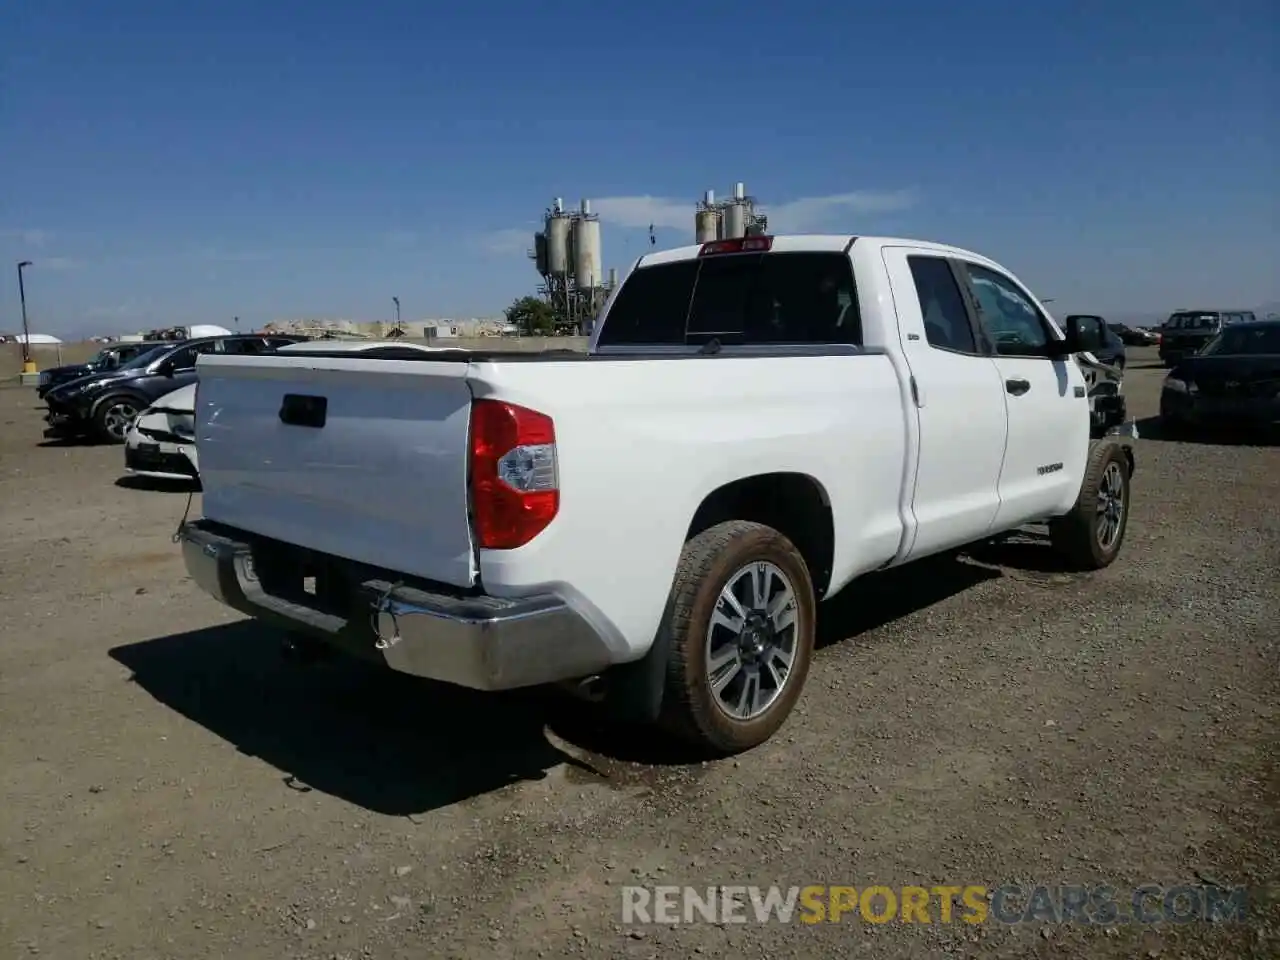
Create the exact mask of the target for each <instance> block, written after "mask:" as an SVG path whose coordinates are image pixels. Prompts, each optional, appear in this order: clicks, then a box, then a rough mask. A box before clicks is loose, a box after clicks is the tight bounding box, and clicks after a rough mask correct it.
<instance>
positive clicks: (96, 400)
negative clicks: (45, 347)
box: [44, 334, 306, 443]
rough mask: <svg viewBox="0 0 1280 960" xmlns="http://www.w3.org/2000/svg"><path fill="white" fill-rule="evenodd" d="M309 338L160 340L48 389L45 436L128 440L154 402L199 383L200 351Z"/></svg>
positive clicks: (245, 349) (242, 350) (254, 349)
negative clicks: (108, 366)
mask: <svg viewBox="0 0 1280 960" xmlns="http://www.w3.org/2000/svg"><path fill="white" fill-rule="evenodd" d="M304 339H306V338H305V337H292V336H263V335H259V334H244V335H232V336H227V337H200V338H199V339H195V340H182V341H178V342H176V343H165V344H159V345H156V346H154V347H152V349H151V350H148V351H146V352H145V353H141V354H139V355H138V356H136V357H134V358H133V359H132V360H130V361H129V362H127V363H124V364H121V365H120V366H119V367H117V368H116V369H115V370H110V371H105V372H102V373H95V374H90V375H89V376H87V377H80V378H79V379H76V380H71V381H69V382H67V383H63V384H60V385H58V386H56V387H54V388H52V389H51V390H49V392H48V393H46V394H45V397H44V400H45V403H46V404H48V407H49V412H48V414H46V416H45V421H46V422H47V423H48V425H49V426H48V428H47V429H46V430H45V432H44V435H45V436H46V437H77V436H90V437H93V438H95V439H97V440H101V441H104V442H106V443H124V440H125V437H126V436H127V435H128V433H129V429H130V427H132V426H133V421H134V420H135V419H136V418H137V416H138V414H140V413H141V412H142V411H143V410H145V409H146V408H147V407H149V406H150V405H151V404H152V402H153V401H155V400H158V399H159V398H160V397H162V396H164V395H165V394H167V393H172V392H173V391H174V390H177V389H178V388H179V387H185V386H186V385H187V384H189V383H195V382H196V358H197V357H199V356H200V355H201V354H207V353H222V354H228V353H230V354H259V353H270V352H271V351H273V350H275V349H276V348H277V347H281V346H284V345H285V344H286V343H297V342H298V341H299V340H304Z"/></svg>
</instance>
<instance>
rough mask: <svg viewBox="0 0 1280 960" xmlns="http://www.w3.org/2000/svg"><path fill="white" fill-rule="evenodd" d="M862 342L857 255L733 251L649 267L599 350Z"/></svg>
mask: <svg viewBox="0 0 1280 960" xmlns="http://www.w3.org/2000/svg"><path fill="white" fill-rule="evenodd" d="M713 340H718V341H719V342H720V343H721V344H722V345H724V346H735V345H756V344H778V345H784V344H848V345H852V346H861V345H862V321H861V315H860V314H859V312H858V297H857V290H856V288H855V285H854V279H853V268H852V265H851V264H850V262H849V258H848V257H847V256H846V255H845V254H843V253H835V252H816V251H815V252H800V251H797V252H768V253H759V252H751V253H732V254H721V255H716V256H709V257H700V258H697V259H693V260H680V261H676V262H674V263H663V264H656V265H654V266H650V267H641V268H640V269H638V270H636V271H635V272H633V273H632V275H631V276H630V277H628V278H627V281H626V282H625V283H624V284H623V286H622V289H621V290H620V291H619V292H618V298H617V300H615V301H614V303H613V306H612V307H611V308H610V310H609V312H608V313H607V314H606V315H605V317H604V324H603V326H602V327H601V328H600V336H599V338H598V340H597V344H596V345H597V347H612V346H694V347H699V346H703V345H706V344H708V343H710V342H711V341H713Z"/></svg>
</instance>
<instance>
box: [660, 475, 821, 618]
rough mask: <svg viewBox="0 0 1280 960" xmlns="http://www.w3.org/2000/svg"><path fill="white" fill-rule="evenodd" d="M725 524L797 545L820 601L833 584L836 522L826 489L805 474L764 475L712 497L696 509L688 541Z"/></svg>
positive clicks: (719, 490) (721, 489) (722, 489)
mask: <svg viewBox="0 0 1280 960" xmlns="http://www.w3.org/2000/svg"><path fill="white" fill-rule="evenodd" d="M726 520H752V521H755V522H756V523H762V524H764V525H765V526H769V527H773V528H774V529H775V530H777V531H778V532H779V533H781V534H783V535H784V536H785V537H786V538H787V539H788V540H790V541H791V542H792V543H793V544H795V546H796V549H797V550H799V551H800V555H801V556H802V557H803V558H804V561H805V564H806V565H807V566H808V568H809V577H810V579H811V580H812V581H813V590H814V594H815V596H816V598H817V599H822V597H824V596H825V595H826V592H827V588H828V587H829V586H830V583H831V568H832V563H833V559H834V554H835V522H834V518H833V517H832V513H831V498H830V497H829V496H828V494H827V490H826V488H825V487H824V486H823V485H822V483H821V482H819V481H818V480H817V479H815V478H814V477H812V476H810V475H809V474H806V473H784V472H775V473H760V474H754V475H752V476H748V477H741V478H739V479H737V480H734V481H732V482H730V483H726V484H724V485H723V486H720V487H717V488H716V489H715V490H712V491H711V492H710V493H708V494H707V495H706V496H705V497H704V498H703V499H702V502H701V503H700V504H699V505H698V508H697V510H695V511H694V514H693V519H692V520H690V522H689V528H688V530H687V531H685V541H686V542H687V541H689V540H691V539H692V538H693V537H696V536H697V535H698V534H699V533H701V532H702V531H703V530H706V529H708V528H710V527H713V526H715V525H716V524H718V523H723V522H724V521H726Z"/></svg>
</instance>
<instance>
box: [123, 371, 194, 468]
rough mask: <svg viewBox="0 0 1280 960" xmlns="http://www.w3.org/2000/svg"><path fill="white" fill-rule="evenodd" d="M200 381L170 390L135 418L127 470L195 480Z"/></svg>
mask: <svg viewBox="0 0 1280 960" xmlns="http://www.w3.org/2000/svg"><path fill="white" fill-rule="evenodd" d="M195 402H196V385H195V384H194V383H191V384H188V385H187V386H185V387H179V388H178V389H177V390H174V391H173V392H172V393H166V394H165V395H164V396H163V397H161V398H160V399H159V400H157V401H156V402H155V403H153V404H152V405H151V406H150V407H148V408H147V409H146V410H143V411H142V413H140V414H138V417H137V419H135V420H134V421H133V426H132V427H131V428H130V430H129V433H128V436H126V438H125V445H124V468H125V472H126V473H129V474H131V475H133V476H141V477H149V478H152V479H156V480H195V479H198V478H199V476H200V464H199V458H198V456H197V453H196V434H195V416H196V408H195Z"/></svg>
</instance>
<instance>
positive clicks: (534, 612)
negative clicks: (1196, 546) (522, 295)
mask: <svg viewBox="0 0 1280 960" xmlns="http://www.w3.org/2000/svg"><path fill="white" fill-rule="evenodd" d="M1101 338H1102V331H1101V329H1100V328H1099V327H1098V326H1097V321H1096V320H1089V319H1087V318H1086V319H1085V320H1082V321H1079V322H1076V323H1071V324H1068V325H1067V329H1066V331H1065V332H1064V331H1063V330H1060V329H1059V328H1058V326H1057V325H1056V324H1055V323H1054V321H1053V320H1052V318H1051V317H1050V316H1049V314H1048V313H1047V312H1046V311H1045V310H1044V309H1043V308H1042V307H1041V305H1040V304H1039V303H1038V301H1037V300H1036V299H1035V297H1033V296H1032V295H1031V294H1030V293H1028V292H1027V288H1026V287H1025V286H1024V285H1023V284H1022V283H1020V282H1019V281H1018V280H1017V279H1016V278H1015V277H1014V276H1013V274H1011V273H1010V272H1009V271H1007V270H1005V269H1003V268H1002V267H1001V266H1000V265H999V264H997V263H994V262H992V261H991V260H988V259H986V258H984V257H981V256H979V255H977V254H974V253H970V252H968V251H965V250H961V249H957V248H954V247H949V246H942V245H939V244H935V243H927V242H920V241H911V240H895V239H884V238H874V237H849V236H804V237H783V236H779V237H747V238H743V239H740V240H728V241H717V242H714V243H709V244H704V245H702V246H700V247H699V246H692V247H685V248H681V249H677V250H671V251H666V252H657V253H652V254H648V255H646V256H644V257H642V258H640V260H638V261H637V262H636V264H635V266H634V267H633V269H632V271H631V272H630V274H629V275H628V276H627V279H626V280H625V281H624V282H623V283H622V284H621V286H620V287H619V288H618V289H617V290H616V291H615V292H614V294H613V295H612V297H611V298H610V301H609V302H608V303H607V304H606V306H605V309H604V311H603V312H602V314H601V322H600V323H598V324H597V327H596V330H595V333H594V334H593V337H592V342H591V345H590V349H589V351H588V352H587V353H585V354H583V353H570V352H567V351H565V352H555V351H553V352H547V353H540V354H530V353H517V352H504V351H500V350H499V351H493V352H490V351H466V350H449V349H444V350H441V349H438V348H437V349H429V348H418V347H414V346H411V345H402V344H392V343H380V344H372V345H369V344H334V345H333V347H332V348H331V349H330V348H326V347H324V345H322V344H314V343H313V344H308V345H306V346H305V349H304V348H293V347H286V348H283V349H281V350H280V351H278V352H277V353H275V354H271V355H266V356H239V355H237V356H232V355H214V354H210V355H206V356H203V357H201V358H200V361H199V378H200V379H199V393H198V397H197V402H196V436H197V443H198V447H199V457H200V466H201V473H202V476H203V482H204V507H203V513H204V516H203V517H202V518H201V519H199V520H196V521H193V522H190V523H188V524H185V525H184V527H183V529H182V532H181V539H182V541H183V550H184V555H185V559H186V564H187V569H188V570H189V572H190V574H191V576H192V577H193V578H194V580H195V581H196V582H197V583H198V584H199V585H200V586H201V587H202V588H203V589H205V590H206V591H208V592H209V593H210V594H212V595H213V596H214V597H216V598H218V599H219V600H221V601H223V602H224V603H226V604H229V605H230V606H232V607H234V608H236V609H238V610H241V611H243V612H245V613H247V614H250V615H252V616H255V617H258V618H260V619H262V620H264V621H268V622H271V623H273V624H275V625H278V626H281V627H283V628H285V630H287V631H289V635H290V636H296V637H309V638H311V639H310V640H309V641H307V642H308V643H310V644H315V643H317V642H318V643H319V646H320V647H321V648H324V649H332V648H339V649H344V650H346V651H348V652H351V653H355V654H357V655H360V656H363V657H367V658H373V659H375V660H377V661H378V662H380V663H384V664H385V665H386V666H388V667H390V668H392V669H394V670H399V671H403V672H406V673H410V674H414V675H417V676H420V677H426V678H431V679H434V680H438V681H446V682H449V683H453V684H460V685H463V686H466V687H471V688H475V689H480V690H499V689H510V688H516V687H528V686H534V685H541V684H550V683H565V684H568V685H570V686H576V687H577V688H579V690H580V691H582V692H585V693H586V694H587V695H589V696H590V697H592V698H595V699H599V700H603V701H604V702H605V703H606V704H612V705H613V706H614V707H615V708H617V709H618V710H619V711H620V712H622V713H624V714H626V715H628V716H631V717H641V718H644V719H647V720H652V721H656V722H658V723H659V724H661V725H662V726H664V727H666V728H667V729H668V730H670V731H673V732H675V733H677V734H679V735H682V736H683V737H685V738H687V739H689V740H691V741H693V742H694V743H695V744H697V745H699V746H700V747H702V748H703V749H704V750H705V751H706V752H708V753H712V754H720V755H723V754H727V753H733V752H737V751H741V750H744V749H747V748H749V747H751V746H753V745H755V744H758V743H760V742H762V741H764V740H765V739H767V738H768V737H769V736H771V735H772V734H773V732H774V731H776V730H777V729H778V727H779V726H780V725H781V724H782V723H783V721H784V720H785V718H786V717H787V715H788V714H789V713H790V711H791V710H792V707H793V706H794V704H795V702H796V700H797V698H798V697H799V695H800V692H801V687H802V685H803V684H804V681H805V677H806V675H807V673H808V671H809V668H810V661H811V658H812V656H813V642H814V625H815V618H816V617H817V615H818V602H819V601H821V600H823V599H825V598H829V597H831V596H832V595H834V594H836V593H837V592H838V591H840V590H842V589H843V588H844V587H846V586H847V585H848V584H849V583H850V582H851V581H853V580H854V579H856V578H858V577H860V576H862V575H864V574H868V573H871V572H873V571H877V570H883V569H885V568H887V567H894V566H898V565H901V564H905V563H909V562H910V561H913V560H916V559H919V558H921V557H925V556H929V555H931V554H938V553H940V552H943V551H952V550H955V549H958V548H961V547H963V546H965V545H967V544H971V543H974V542H977V541H983V540H987V539H990V538H993V537H996V536H998V535H1000V534H1002V533H1004V532H1008V531H1012V530H1014V529H1015V528H1018V527H1020V526H1022V525H1024V524H1028V523H1035V522H1047V523H1048V528H1049V531H1050V534H1051V536H1050V541H1051V544H1052V546H1051V547H1046V549H1056V550H1058V551H1060V552H1061V554H1062V556H1063V558H1064V562H1066V563H1069V564H1071V565H1073V566H1075V567H1076V568H1078V569H1097V568H1101V567H1105V566H1107V565H1108V564H1110V563H1111V562H1112V560H1114V559H1115V557H1116V555H1117V553H1118V552H1119V550H1120V547H1121V543H1122V541H1123V539H1124V535H1125V527H1126V522H1127V520H1128V515H1129V490H1130V476H1131V474H1132V472H1133V468H1134V460H1133V444H1132V441H1131V439H1129V438H1127V437H1126V436H1125V435H1123V433H1113V434H1112V435H1107V436H1091V430H1090V410H1089V400H1088V397H1087V389H1086V380H1085V377H1084V376H1083V374H1082V372H1081V369H1080V367H1079V364H1078V361H1079V357H1078V356H1077V355H1078V354H1080V353H1081V352H1083V351H1088V350H1091V349H1093V348H1095V347H1096V346H1097V345H1098V344H1099V343H1100V342H1101Z"/></svg>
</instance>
